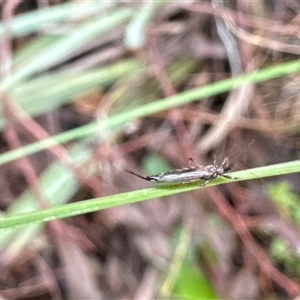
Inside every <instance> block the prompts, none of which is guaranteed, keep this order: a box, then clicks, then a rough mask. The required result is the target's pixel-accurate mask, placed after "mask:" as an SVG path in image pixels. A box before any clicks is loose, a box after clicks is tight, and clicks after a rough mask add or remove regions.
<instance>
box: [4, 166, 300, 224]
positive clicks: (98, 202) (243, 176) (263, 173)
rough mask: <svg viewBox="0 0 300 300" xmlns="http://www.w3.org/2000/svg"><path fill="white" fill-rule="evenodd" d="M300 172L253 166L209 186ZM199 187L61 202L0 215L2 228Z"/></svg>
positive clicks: (290, 168)
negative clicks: (52, 205) (24, 211)
mask: <svg viewBox="0 0 300 300" xmlns="http://www.w3.org/2000/svg"><path fill="white" fill-rule="evenodd" d="M298 172H300V160H297V161H292V162H287V163H282V164H277V165H270V166H265V167H260V168H254V169H250V170H244V171H238V172H235V173H232V176H233V177H237V178H236V179H231V180H228V179H223V178H218V179H216V180H214V181H212V182H210V183H209V184H207V187H208V186H215V185H218V184H222V183H228V182H234V181H242V180H250V179H257V176H258V177H260V178H265V177H270V176H279V175H284V174H291V173H298ZM198 188H199V183H193V184H186V185H177V186H167V185H165V186H158V187H156V188H149V189H144V190H138V191H133V192H128V193H122V194H116V195H112V196H107V197H102V198H96V199H91V200H86V201H81V202H77V203H70V204H66V205H60V206H56V207H52V208H50V209H47V210H43V211H37V212H31V213H24V214H19V215H14V216H10V217H6V218H2V219H0V229H5V228H8V229H9V228H14V227H17V226H21V225H28V224H32V223H41V222H48V221H52V220H56V219H62V218H67V217H72V216H77V215H81V214H85V213H90V212H94V211H99V210H103V209H107V208H112V207H116V206H121V205H125V204H131V203H137V202H141V201H145V200H149V199H154V198H160V197H166V196H170V195H173V194H178V193H183V192H188V191H192V190H196V189H198Z"/></svg>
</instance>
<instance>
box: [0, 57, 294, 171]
mask: <svg viewBox="0 0 300 300" xmlns="http://www.w3.org/2000/svg"><path fill="white" fill-rule="evenodd" d="M299 71H300V61H299V60H296V61H292V62H288V63H284V64H281V65H279V66H275V67H269V68H266V69H264V70H261V71H256V72H253V73H250V74H246V75H242V76H238V77H235V78H230V79H227V80H223V81H219V82H216V83H213V84H211V85H208V86H205V87H201V88H198V89H193V90H190V91H187V92H183V93H181V94H178V95H175V96H172V97H169V98H166V99H159V100H157V101H155V102H152V103H149V104H146V105H143V106H139V107H137V108H134V109H131V110H128V111H125V112H123V113H119V114H116V115H113V116H111V117H108V118H107V119H104V120H102V121H101V122H94V123H91V124H88V125H86V126H83V127H80V128H76V129H74V130H70V131H68V132H65V133H61V134H59V135H56V136H54V137H51V138H49V139H45V140H42V141H39V142H36V143H32V144H30V145H27V146H24V147H22V148H20V149H16V150H14V151H10V152H8V153H4V154H2V155H0V165H2V164H5V163H7V162H10V161H13V160H15V159H18V158H21V157H24V156H27V155H30V154H33V153H37V152H39V151H42V150H45V149H48V148H51V147H53V146H55V145H56V143H57V142H58V143H65V142H69V141H71V140H75V139H79V138H82V137H86V136H90V135H92V134H95V133H97V132H99V131H103V130H107V129H113V128H116V127H119V126H122V125H124V124H125V123H126V122H129V121H131V120H133V119H136V118H141V117H145V116H150V115H152V114H154V113H158V112H161V111H164V110H167V109H170V108H173V107H178V106H180V105H183V104H186V103H189V102H193V101H198V100H200V99H203V98H206V97H211V96H213V95H217V94H220V93H224V92H227V91H230V90H232V89H234V88H236V87H238V86H241V85H243V84H247V83H257V82H263V81H266V80H270V79H274V78H278V77H281V76H285V75H289V74H292V73H296V72H299Z"/></svg>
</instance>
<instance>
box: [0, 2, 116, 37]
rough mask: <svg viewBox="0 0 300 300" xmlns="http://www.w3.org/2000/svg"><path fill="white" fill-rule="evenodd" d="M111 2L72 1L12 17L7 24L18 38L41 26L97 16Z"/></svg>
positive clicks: (1, 35)
mask: <svg viewBox="0 0 300 300" xmlns="http://www.w3.org/2000/svg"><path fill="white" fill-rule="evenodd" d="M113 5H115V4H114V3H113V2H98V1H81V2H78V1H72V2H70V3H63V4H59V5H54V6H51V7H47V8H40V9H38V10H35V11H33V12H28V13H24V14H22V15H19V16H16V17H14V18H13V19H12V20H11V21H10V22H9V23H8V24H5V26H6V27H8V28H9V30H10V32H11V35H12V36H13V37H20V36H23V35H27V34H31V33H34V32H36V31H39V30H41V29H42V28H43V26H51V25H53V26H55V25H58V24H57V23H60V22H62V21H63V22H69V21H70V20H76V19H77V18H85V17H88V16H89V15H96V14H99V13H100V12H101V11H104V10H106V9H108V8H110V7H111V6H113ZM3 33H4V24H3V22H1V23H0V39H1V38H3Z"/></svg>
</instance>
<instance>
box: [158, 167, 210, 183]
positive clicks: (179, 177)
mask: <svg viewBox="0 0 300 300" xmlns="http://www.w3.org/2000/svg"><path fill="white" fill-rule="evenodd" d="M210 176H211V173H210V172H208V171H207V170H206V169H205V168H203V169H182V170H176V171H172V172H167V173H163V174H160V175H158V176H157V177H156V181H158V182H165V183H188V182H192V181H197V180H201V179H206V178H207V177H210Z"/></svg>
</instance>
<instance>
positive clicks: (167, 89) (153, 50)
mask: <svg viewBox="0 0 300 300" xmlns="http://www.w3.org/2000/svg"><path fill="white" fill-rule="evenodd" d="M147 46H148V47H147V48H148V52H149V55H148V59H149V60H150V63H151V69H152V72H153V74H154V76H155V78H156V79H157V81H158V82H159V83H160V87H161V89H162V90H163V93H164V96H165V97H171V96H173V95H176V94H177V92H176V89H175V87H174V86H173V84H172V81H171V79H170V78H169V76H168V74H167V72H166V70H165V66H164V62H163V60H162V57H161V55H160V52H159V49H158V46H157V41H156V37H155V36H154V35H149V38H148V45H147ZM169 117H170V119H171V121H172V122H173V125H174V128H175V131H176V135H177V139H178V143H179V145H180V147H181V149H182V150H183V152H184V153H191V152H190V150H191V149H188V146H187V145H189V143H188V141H187V138H186V137H187V136H188V133H187V130H186V128H185V126H184V116H183V114H182V112H181V109H178V108H173V109H172V110H171V111H170V113H169Z"/></svg>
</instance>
